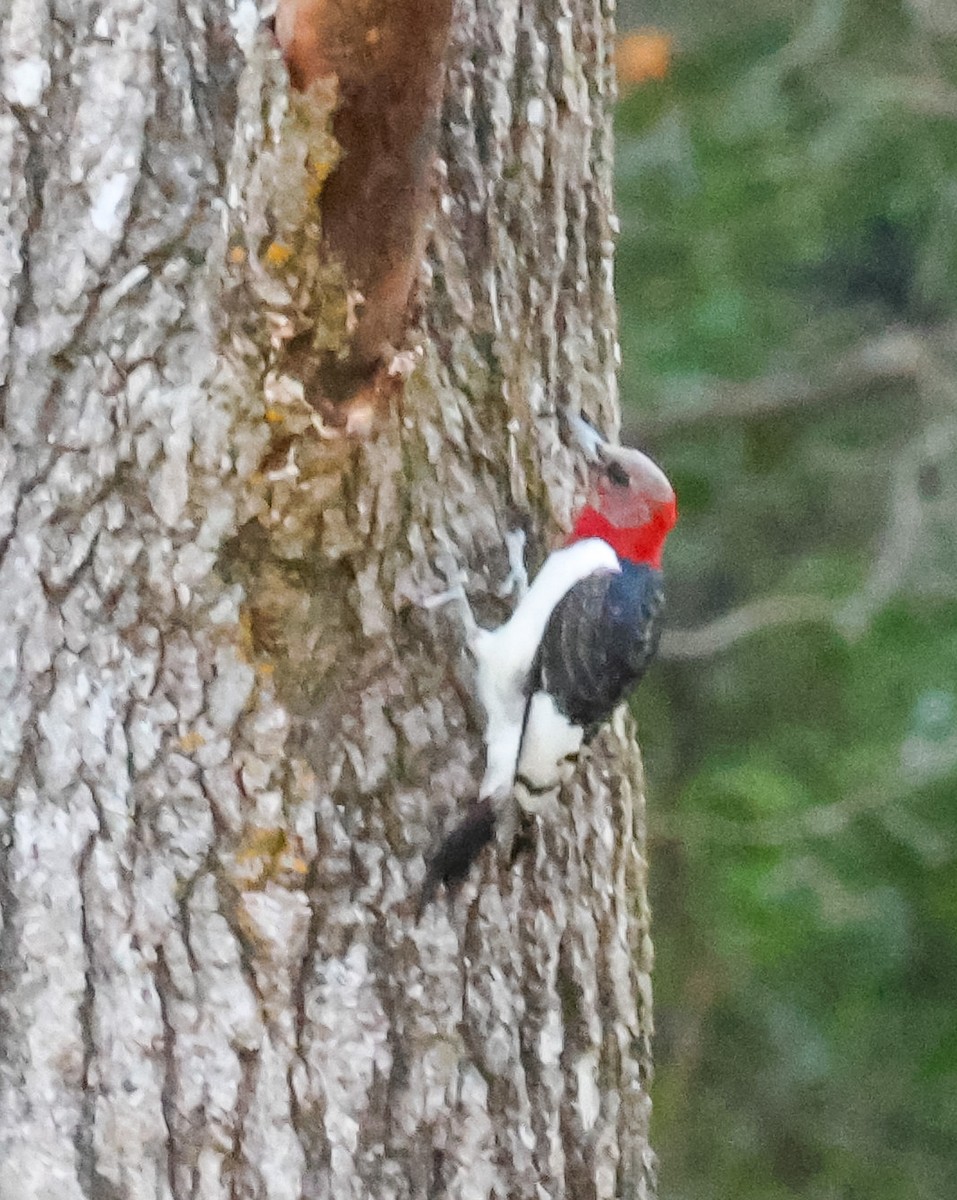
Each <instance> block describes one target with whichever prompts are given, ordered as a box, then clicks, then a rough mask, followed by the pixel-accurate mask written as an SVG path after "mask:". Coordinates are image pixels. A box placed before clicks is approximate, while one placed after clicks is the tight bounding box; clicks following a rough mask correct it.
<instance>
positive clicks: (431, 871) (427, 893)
mask: <svg viewBox="0 0 957 1200" xmlns="http://www.w3.org/2000/svg"><path fill="white" fill-rule="evenodd" d="M494 837H495V810H494V808H493V807H492V801H491V799H490V798H489V797H486V798H485V799H484V800H477V801H476V802H475V803H474V804H473V805H472V806H471V807H470V809H469V812H468V816H466V818H465V820H464V821H462V822H461V823H460V824H458V825H456V827H455V828H454V829H453V830H452V832H451V833H450V834H449V836H448V837H447V838H446V839H445V841H444V842H443V843H442V845H441V846H439V848H438V850H436V852H435V854H434V855H433V856H432V858H431V859H430V861H429V865H428V867H427V868H426V872H425V882H424V883H423V884H422V896H421V899H420V900H419V916H421V915H422V913H423V912H424V911H425V909H426V907H427V906H428V905H429V904H430V903H431V902H432V900H433V898H434V896H435V893H436V892H437V891H438V890H439V886H440V884H445V886H446V887H447V888H449V889H450V890H452V889H454V888H456V887H458V885H459V884H460V883H461V882H462V880H463V879H464V878H465V877H466V875H468V873H469V869H470V868H471V866H472V863H474V862H475V860H476V859H477V858H478V856H479V854H480V853H481V852H482V850H483V849H484V848H485V847H486V846H487V845H488V844H489V842H490V841H491V840H492V838H494Z"/></svg>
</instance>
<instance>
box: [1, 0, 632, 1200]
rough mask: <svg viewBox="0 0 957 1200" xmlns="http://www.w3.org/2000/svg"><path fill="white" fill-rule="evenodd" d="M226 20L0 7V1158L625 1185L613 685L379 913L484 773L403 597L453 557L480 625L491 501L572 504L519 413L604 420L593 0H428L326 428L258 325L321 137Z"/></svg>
mask: <svg viewBox="0 0 957 1200" xmlns="http://www.w3.org/2000/svg"><path fill="white" fill-rule="evenodd" d="M257 26H258V13H257V11H256V8H255V6H254V5H253V4H252V3H251V2H250V0H232V2H229V0H206V2H205V3H200V2H199V0H181V2H179V3H174V2H173V0H106V2H105V3H104V2H101V0H97V2H96V3H94V2H93V0H46V2H45V3H37V2H36V0H8V3H7V4H6V5H5V6H4V8H3V11H2V17H0V94H2V111H0V180H2V182H3V187H2V191H0V281H2V285H3V287H2V290H0V379H2V385H3V387H2V399H3V426H2V434H0V551H2V559H0V821H2V825H0V904H2V930H0V1197H3V1200H27V1198H30V1200H33V1198H40V1197H44V1198H47V1197H48V1198H50V1200H54V1198H55V1200H81V1198H86V1200H90V1198H93V1197H96V1198H107V1200H116V1198H120V1197H123V1198H124V1200H125V1198H126V1197H130V1198H133V1197H136V1198H140V1197H144V1198H145V1197H176V1198H177V1200H181V1198H185V1197H200V1198H202V1200H207V1198H208V1200H212V1198H218V1197H227V1196H228V1197H257V1198H259V1197H262V1198H266V1197H268V1198H270V1200H285V1198H287V1197H289V1198H292V1197H308V1198H310V1200H312V1198H314V1197H316V1198H318V1197H335V1198H336V1200H344V1198H346V1197H352V1196H355V1197H366V1196H369V1197H377V1198H379V1197H382V1198H384V1197H392V1196H395V1197H405V1196H409V1197H413V1196H415V1197H418V1196H422V1197H424V1196H435V1197H439V1196H449V1197H453V1196H455V1197H487V1196H496V1197H509V1198H510V1200H517V1198H518V1197H545V1196H550V1197H574V1198H575V1200H586V1198H587V1197H591V1196H595V1197H611V1196H623V1197H624V1196H628V1197H630V1196H646V1195H649V1194H650V1191H651V1171H652V1166H651V1164H652V1160H651V1155H650V1151H649V1149H648V1144H647V1121H648V1098H647V1074H648V1065H649V1055H648V1035H649V1031H650V1026H651V1010H650V994H649V982H648V978H649V977H648V971H649V969H650V957H651V953H650V942H649V939H648V932H647V909H646V902H645V890H644V861H643V858H642V854H641V844H642V843H641V838H642V836H643V817H642V804H643V801H642V797H641V791H640V785H639V782H638V767H637V759H636V756H635V752H634V749H633V745H632V742H631V739H630V736H629V732H630V731H629V729H628V728H627V721H626V719H625V718H624V716H622V715H619V716H618V717H617V718H616V720H615V722H614V723H613V726H612V728H611V729H609V731H608V732H607V733H606V734H604V735H603V736H602V737H601V738H600V739H599V740H598V741H597V743H596V744H595V745H594V747H593V750H592V752H591V753H590V754H589V756H588V758H587V761H585V763H584V764H583V766H582V768H581V770H580V772H579V775H578V778H577V780H576V783H575V785H574V786H573V787H572V788H571V789H569V794H568V796H567V803H566V804H564V805H563V806H562V808H561V810H560V811H558V812H556V813H555V814H553V815H552V816H551V817H549V819H547V820H543V821H542V822H541V823H540V828H539V830H538V833H537V840H536V845H535V848H534V850H533V851H532V853H531V854H530V855H528V856H527V857H526V858H525V859H524V860H522V861H520V862H519V863H518V864H517V865H516V867H515V868H513V869H511V870H509V869H507V868H506V867H505V866H504V865H503V864H496V863H495V862H493V861H492V860H491V859H489V860H488V861H486V862H485V865H484V868H483V873H480V874H482V878H481V881H480V886H476V885H475V884H474V883H470V884H469V885H467V886H466V888H465V889H464V890H463V892H462V894H461V895H460V897H459V898H458V899H457V900H456V901H455V902H454V904H452V905H451V906H447V905H444V904H443V903H439V904H437V905H436V906H434V907H433V909H431V910H430V911H429V912H428V913H427V914H426V916H425V918H424V919H423V920H422V922H421V923H420V924H419V925H416V924H415V922H414V917H413V913H414V907H415V900H416V893H417V888H418V885H419V884H420V882H421V879H422V875H423V854H424V853H425V852H427V851H428V849H429V848H430V847H432V846H434V844H435V842H436V840H437V838H438V836H439V834H440V832H441V830H442V829H443V828H446V827H447V826H448V824H449V822H451V821H452V820H453V819H454V816H455V814H456V813H458V812H461V810H462V809H463V808H464V806H465V805H466V804H467V803H468V802H469V801H470V799H471V798H472V797H473V795H474V792H475V787H476V781H477V779H478V778H479V775H480V772H481V738H480V733H479V731H478V730H477V729H476V728H475V727H474V723H472V721H471V714H470V712H469V708H468V704H467V703H466V702H465V701H464V698H463V691H462V688H461V685H460V677H462V678H466V679H467V676H468V663H467V661H466V660H465V658H464V656H463V654H462V651H461V637H460V631H459V630H458V629H457V627H456V625H455V621H454V617H453V616H452V615H451V614H449V613H443V612H439V613H432V612H426V611H424V610H423V609H422V608H421V607H420V605H419V603H418V602H419V600H420V599H421V598H422V596H423V595H426V594H428V593H430V592H432V591H435V590H437V589H439V588H441V587H444V586H445V584H446V581H447V579H449V578H452V577H456V576H457V575H458V573H460V572H461V571H463V570H465V571H467V583H468V588H469V591H470V593H471V594H472V595H473V597H474V599H475V602H476V607H477V609H478V611H479V615H480V617H484V618H485V619H486V620H488V621H489V622H492V621H497V620H501V619H502V618H503V617H504V616H505V615H506V614H507V611H508V601H507V600H503V599H501V598H500V597H498V595H497V589H498V588H499V586H500V585H501V583H502V581H503V579H504V578H505V575H506V563H505V555H504V551H503V536H504V534H505V532H506V531H507V530H508V529H509V528H512V527H514V525H515V524H516V523H517V522H523V523H525V524H527V526H528V528H529V529H530V545H531V558H532V560H533V562H532V565H533V566H534V565H535V564H536V563H537V561H539V560H540V559H541V557H542V556H543V555H544V553H545V552H546V551H547V549H548V547H549V545H550V544H551V543H552V542H553V540H554V538H555V537H556V535H557V533H558V530H559V527H560V526H561V525H563V524H566V523H567V521H568V518H569V514H570V512H571V508H572V505H573V503H574V498H575V484H576V481H575V466H574V460H573V458H572V456H571V455H570V454H569V453H568V452H567V451H566V450H565V449H564V447H563V446H562V444H561V442H560V431H559V426H558V422H557V419H556V411H557V410H559V409H560V408H561V407H562V406H563V405H566V404H570V405H572V406H573V407H575V408H577V407H578V406H579V405H581V406H582V407H583V409H584V410H585V411H586V412H588V413H590V414H592V415H593V416H595V417H596V418H597V419H599V420H601V421H602V422H604V423H605V424H609V423H611V422H612V421H613V420H614V416H615V353H616V351H615V314H614V306H613V299H612V287H611V265H612V231H613V217H612V215H611V175H610V162H611V133H610V128H609V119H608V99H609V93H610V89H611V69H610V63H609V55H610V48H611V43H610V39H611V14H610V4H609V0H605V3H602V2H601V0H530V2H526V3H522V4H519V3H518V0H497V2H496V3H495V4H487V3H479V0H460V2H459V3H458V6H457V12H456V17H455V23H454V45H453V47H452V49H451V53H450V60H449V69H448V80H447V88H446V93H447V98H446V103H445V112H444V122H443V128H444V134H443V142H442V145H441V147H440V149H441V155H442V164H441V172H440V175H441V200H440V205H439V210H438V214H437V218H436V228H435V231H434V236H433V239H432V246H431V250H430V267H429V269H428V270H427V271H426V272H425V277H424V279H423V290H422V295H423V302H422V309H421V316H420V320H419V327H418V330H417V332H416V333H415V334H414V336H413V345H414V349H413V351H412V352H410V353H407V354H405V355H404V356H402V357H401V358H400V359H399V360H398V361H397V364H396V365H397V369H400V370H401V371H402V373H403V374H404V375H405V376H406V377H405V379H404V383H403V384H402V386H401V388H398V390H397V395H396V396H395V398H394V401H393V404H392V408H391V415H390V416H389V417H388V419H386V420H385V421H383V422H379V423H376V424H374V425H373V428H372V431H371V432H369V433H367V435H366V436H365V437H362V438H360V437H356V436H352V437H343V436H338V435H335V436H334V435H333V434H332V432H331V431H329V430H326V429H323V428H321V422H319V421H318V420H317V419H316V418H315V416H314V413H313V410H312V409H310V408H309V406H308V405H307V404H305V403H304V401H303V400H302V397H301V392H302V387H301V386H300V384H299V382H298V381H297V380H296V378H295V376H294V373H293V372H292V368H291V365H290V362H291V360H290V359H289V357H288V355H287V354H286V345H287V342H286V338H287V335H288V334H289V332H290V330H293V329H294V328H298V327H299V324H301V322H302V320H303V319H304V314H307V313H308V319H309V321H311V322H312V323H313V324H318V326H319V327H320V328H322V329H325V328H326V327H328V339H329V344H330V345H335V344H336V339H337V338H341V337H342V329H343V324H344V322H345V321H346V319H347V305H346V303H345V297H344V294H343V291H342V288H341V284H340V283H339V282H338V281H337V278H336V272H335V270H334V269H333V268H332V267H330V266H328V264H323V263H322V262H321V261H320V257H319V250H318V246H319V243H318V240H317V231H316V229H315V224H314V221H313V220H312V219H311V218H310V211H311V210H310V209H309V207H308V203H307V201H309V200H310V198H314V194H315V191H316V188H317V187H318V183H319V182H321V176H322V174H323V168H322V163H323V162H325V161H326V159H327V158H328V161H329V162H330V163H331V161H332V156H333V154H334V149H333V147H332V146H331V144H330V143H329V140H328V134H327V133H326V132H325V131H324V128H323V125H322V121H323V120H324V119H325V118H326V117H327V116H328V105H325V106H324V102H323V99H322V96H321V95H319V96H318V97H314V98H313V99H312V100H311V101H293V102H292V105H293V107H292V108H291V109H290V108H288V103H287V95H286V89H285V82H284V73H283V70H282V67H281V65H280V63H279V60H278V56H277V55H276V53H275V51H274V50H273V49H272V48H271V45H270V41H269V38H268V36H266V35H264V34H262V33H261V32H260V31H259V30H258V27H257ZM310 180H311V183H310V182H309V181H310ZM277 247H278V249H277ZM353 423H354V424H355V423H356V422H355V421H354V422H353ZM579 482H580V481H579Z"/></svg>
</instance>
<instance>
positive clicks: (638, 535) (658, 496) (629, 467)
mask: <svg viewBox="0 0 957 1200" xmlns="http://www.w3.org/2000/svg"><path fill="white" fill-rule="evenodd" d="M591 475H592V485H591V487H590V489H589V493H588V501H587V503H586V505H585V508H584V509H582V512H581V514H580V515H579V517H578V519H577V520H576V521H575V525H574V527H573V529H572V533H571V537H570V538H569V541H570V542H577V541H581V540H582V539H583V538H590V537H598V538H601V539H602V540H603V541H606V542H607V543H608V544H609V545H610V546H611V548H612V549H613V550H614V551H615V553H616V554H617V555H618V557H619V558H625V559H628V560H629V561H630V562H633V563H645V564H646V565H647V566H649V567H654V568H655V569H656V570H660V569H661V556H662V553H663V551H664V546H665V539H666V538H667V537H668V534H669V533H670V532H671V530H672V529H673V528H674V524H675V521H676V520H677V519H678V506H677V502H676V500H675V493H674V488H673V487H672V486H671V484H670V483H669V482H668V477H667V476H666V475H665V473H664V471H662V470H661V468H660V467H658V466H657V465H656V464H655V463H653V462H652V461H651V459H650V458H648V456H647V455H645V454H642V453H641V451H640V450H630V449H627V448H625V447H621V446H609V445H607V444H602V445H601V446H600V448H599V450H598V453H597V462H595V463H594V464H593V466H592V468H591Z"/></svg>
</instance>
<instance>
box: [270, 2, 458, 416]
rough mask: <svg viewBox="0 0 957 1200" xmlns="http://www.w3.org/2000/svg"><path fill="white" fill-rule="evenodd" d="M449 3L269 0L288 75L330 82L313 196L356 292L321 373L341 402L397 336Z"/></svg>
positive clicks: (423, 192)
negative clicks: (345, 336)
mask: <svg viewBox="0 0 957 1200" xmlns="http://www.w3.org/2000/svg"><path fill="white" fill-rule="evenodd" d="M451 15H452V3H451V0H405V2H400V3H396V0H365V2H364V3H362V4H356V3H355V2H354V0H279V5H278V9H277V22H276V25H277V34H278V37H279V41H280V44H281V45H282V46H283V49H284V52H285V55H286V61H287V64H288V66H289V71H290V76H291V78H292V82H293V84H294V85H295V86H296V87H298V88H301V89H308V88H309V87H310V85H312V84H313V83H314V81H315V80H317V79H318V78H320V77H321V76H328V75H334V76H335V77H336V78H337V80H338V95H339V103H338V106H337V108H336V113H335V117H334V120H333V130H334V133H335V137H336V140H337V142H338V144H339V145H340V146H341V147H342V157H341V159H340V161H339V163H338V165H337V166H336V167H335V169H334V170H333V172H332V174H331V175H330V177H329V179H328V181H327V183H326V185H325V188H324V189H323V192H322V197H321V209H322V223H323V231H324V237H325V241H326V244H327V246H328V247H329V250H330V251H331V253H332V254H333V255H334V256H335V257H336V258H337V259H338V260H339V261H340V262H341V263H342V265H343V268H344V270H345V275H346V279H347V281H348V283H349V285H350V287H354V288H356V289H357V291H358V293H359V295H360V296H361V301H360V307H359V311H358V314H357V319H356V321H355V327H354V329H353V330H352V333H351V337H350V343H349V352H348V355H347V356H345V357H342V358H339V359H338V360H335V359H330V360H329V361H327V363H326V364H325V366H324V368H323V372H322V379H323V385H324V387H325V389H326V391H327V394H328V395H329V396H330V397H332V398H333V399H338V400H343V399H346V398H348V397H350V396H353V395H354V394H355V393H356V391H357V390H358V389H359V388H360V387H362V386H363V385H365V384H366V383H367V381H368V380H369V378H370V376H371V375H372V374H373V373H374V371H375V369H376V367H377V366H378V364H379V363H381V362H382V361H383V360H385V359H387V357H388V354H389V349H388V348H389V347H390V346H391V347H397V346H399V345H400V344H401V342H402V340H403V334H404V331H405V324H406V321H407V317H408V306H409V297H410V293H411V291H412V287H413V284H414V283H415V279H416V276H417V275H418V272H419V264H420V261H421V257H422V253H423V250H424V248H425V231H426V222H427V219H428V217H429V214H430V212H431V208H432V196H431V183H432V177H433V163H434V154H435V145H436V134H437V118H438V106H439V101H440V98H441V91H442V77H443V59H444V55H445V51H446V46H447V43H448V36H449V23H450V20H451Z"/></svg>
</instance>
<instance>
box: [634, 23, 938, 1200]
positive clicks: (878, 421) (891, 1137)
mask: <svg viewBox="0 0 957 1200" xmlns="http://www.w3.org/2000/svg"><path fill="white" fill-rule="evenodd" d="M698 10H701V12H702V13H704V12H705V8H704V6H703V2H702V0H683V3H678V2H676V3H674V4H672V5H669V6H668V7H667V8H665V9H664V10H663V17H662V20H664V21H665V22H666V23H667V22H669V21H670V22H672V30H671V31H672V32H673V33H674V35H675V38H676V45H677V50H676V54H675V57H674V60H673V63H672V68H671V70H670V72H669V74H668V76H667V78H666V79H665V80H664V81H662V82H659V83H646V84H644V85H643V86H641V87H639V88H637V89H636V90H635V91H634V92H632V93H631V94H630V95H626V96H625V98H624V99H623V100H622V101H621V103H620V105H619V112H618V129H619V161H618V172H619V174H618V206H619V212H620V214H621V218H622V236H621V243H620V249H619V255H618V276H617V278H618V291H619V297H620V302H621V309H622V330H621V337H622V346H623V357H624V368H623V394H624V399H625V408H626V411H625V421H626V426H629V425H630V426H631V430H630V431H629V432H630V433H631V434H632V436H633V438H634V439H636V440H638V441H639V442H644V443H646V444H650V445H651V446H652V448H653V449H654V451H655V453H656V454H657V456H658V457H659V458H660V460H661V461H662V462H663V464H664V465H665V466H666V467H667V469H668V470H669V472H670V473H671V475H672V477H673V478H674V479H675V481H676V484H677V487H678V491H679V497H680V500H681V507H682V521H681V523H680V525H679V527H678V530H677V531H676V533H675V535H674V536H673V538H672V539H671V542H670V543H669V548H668V557H667V562H666V566H667V570H668V575H669V597H670V606H671V625H672V629H673V633H672V639H671V642H670V643H669V645H668V646H666V647H665V655H664V657H665V661H664V662H663V663H662V665H660V666H659V667H658V668H657V669H656V671H655V672H654V674H653V677H652V678H651V679H649V680H647V681H646V682H645V684H643V686H642V689H640V691H639V695H638V700H637V711H638V719H639V724H640V729H641V737H642V745H643V749H644V752H645V757H646V764H647V769H648V774H649V777H650V781H651V782H650V789H649V791H650V797H651V801H650V813H649V821H650V831H651V861H652V886H653V901H654V906H655V942H656V946H657V953H658V961H657V970H656V1013H657V1022H658V1037H657V1052H656V1057H657V1067H656V1071H657V1075H656V1082H655V1090H654V1100H655V1130H654V1137H655V1144H656V1147H657V1150H658V1153H659V1156H660V1159H661V1192H660V1194H661V1197H662V1200H712V1198H713V1200H776V1198H777V1197H796V1196H797V1197H806V1198H808V1200H811V1198H813V1200H825V1198H826V1200H832V1198H834V1200H837V1198H858V1197H859V1198H861V1200H941V1198H942V1197H945V1196H949V1195H951V1194H952V1193H953V1191H954V1188H955V1185H957V803H955V800H957V548H955V547H957V537H955V529H957V478H955V474H957V344H955V343H957V336H955V330H957V13H955V11H954V10H953V9H952V8H951V4H950V0H913V2H912V3H902V2H899V0H846V2H841V0H822V2H819V3H817V4H808V3H801V2H799V0H791V2H790V3H788V2H786V0H775V3H774V4H773V5H763V6H762V5H761V4H759V3H756V2H755V3H753V4H751V5H749V4H747V3H746V2H745V0H737V2H736V3H734V4H732V5H729V7H728V9H727V13H728V15H727V19H726V20H724V21H721V20H720V18H718V17H716V15H715V13H716V10H715V8H714V6H708V7H707V20H706V27H705V31H704V33H702V32H701V30H700V28H698V25H697V23H696V13H697V11H698ZM769 13H770V14H771V16H769ZM696 30H697V32H696ZM894 337H897V338H898V339H899V340H898V341H894V340H893V338H894ZM882 339H883V340H882ZM888 339H891V340H889V341H888ZM874 345H882V346H883V347H884V349H885V351H887V350H888V347H889V348H890V351H889V357H888V356H885V359H881V360H880V361H879V362H878V365H877V366H876V367H875V366H874V364H873V362H872V361H871V359H869V358H868V353H869V351H868V347H872V346H874ZM898 346H899V347H900V355H901V356H905V357H906V353H908V352H909V351H908V348H910V349H912V350H914V360H913V364H912V369H911V368H910V367H907V365H906V364H905V363H904V362H903V358H901V357H900V356H897V355H896V352H895V347H898ZM862 348H863V349H862ZM855 354H856V355H857V358H854V359H853V361H855V362H857V363H858V365H860V364H861V363H863V364H864V366H863V368H862V369H860V370H858V369H851V370H845V369H843V368H842V367H841V363H842V362H846V361H848V359H847V356H848V355H851V356H854V355H855ZM872 357H873V356H872ZM899 359H900V360H899ZM795 380H797V381H798V383H797V384H795V383H794V381H795ZM762 598H764V600H767V599H768V598H773V601H772V603H773V604H774V605H776V606H777V609H780V612H781V613H783V614H784V616H783V618H782V619H779V620H775V621H773V622H772V621H769V620H767V613H768V612H770V611H771V610H770V609H769V608H767V607H765V608H762V607H760V606H758V607H757V608H755V602H756V601H761V600H762ZM802 605H803V608H802ZM799 610H800V611H801V612H803V613H804V615H803V616H802V617H801V618H800V619H797V618H795V619H791V617H793V614H794V613H795V612H798V611H799ZM805 610H806V611H805ZM776 611H777V610H776ZM729 613H730V614H733V616H732V626H728V627H721V626H718V625H713V624H710V623H711V622H714V621H716V620H718V619H720V618H722V617H723V616H725V615H727V614H729ZM749 614H750V617H753V618H754V619H753V621H751V623H752V624H753V625H754V626H755V628H754V629H753V630H751V631H750V632H743V631H744V630H745V628H746V627H747V626H748V623H749ZM788 614H791V617H789V615H788ZM779 615H780V614H779ZM735 620H737V622H738V624H737V625H734V624H733V622H734V621H735ZM722 628H725V632H726V631H727V629H728V628H730V629H732V630H733V632H732V634H731V635H728V636H724V635H723V634H721V632H720V631H721V629H722ZM683 630H684V631H688V630H693V631H696V632H695V636H694V637H693V638H692V637H690V636H683V635H682V633H681V631H683ZM702 631H703V632H702ZM689 647H690V650H689ZM669 652H670V653H669ZM689 653H691V654H693V656H691V657H688V655H689Z"/></svg>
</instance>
